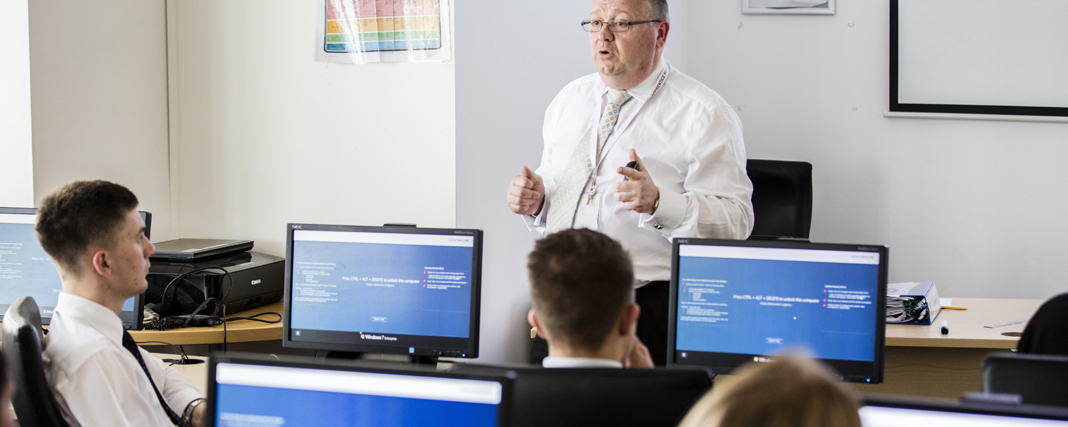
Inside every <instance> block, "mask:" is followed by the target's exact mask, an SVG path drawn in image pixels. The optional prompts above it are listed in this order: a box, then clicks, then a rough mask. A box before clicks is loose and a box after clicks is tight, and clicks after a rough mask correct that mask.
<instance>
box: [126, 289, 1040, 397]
mask: <svg viewBox="0 0 1068 427" xmlns="http://www.w3.org/2000/svg"><path fill="white" fill-rule="evenodd" d="M1043 302H1045V301H1044V300H1037V299H994V298H953V305H954V306H957V307H965V308H967V309H968V310H966V311H957V310H942V312H941V313H939V314H938V317H937V318H936V319H935V322H934V324H933V325H929V326H928V325H887V326H886V351H885V353H884V361H885V362H884V364H885V373H884V378H883V383H882V384H854V385H855V387H856V389H857V390H858V391H860V392H862V393H891V394H902V395H911V396H932V397H945V398H951V399H957V398H959V397H960V396H961V395H963V394H964V393H966V392H970V391H980V390H981V388H982V372H981V371H980V367H979V364H980V362H982V360H983V357H985V356H986V355H987V354H990V353H992V352H1008V351H1010V350H1011V349H1014V348H1016V343H1017V342H1018V341H1019V337H1018V336H1011V334H1013V333H1015V334H1019V333H1020V332H1023V329H1024V327H1025V326H1026V325H1027V323H1026V322H1027V320H1028V319H1030V318H1031V316H1032V315H1034V313H1035V312H1036V311H1038V307H1039V306H1040V305H1042V303H1043ZM268 311H273V312H277V313H281V312H282V303H281V302H278V303H274V304H270V305H267V306H263V307H258V308H254V309H251V310H247V311H245V312H242V313H238V314H236V315H235V316H248V315H253V314H258V313H263V312H268ZM943 320H946V321H948V322H949V334H948V335H942V332H941V328H942V321H943ZM1013 321H1023V322H1022V323H1018V324H1015V325H1009V326H1003V327H999V328H985V327H984V326H985V325H997V324H1001V323H1006V322H1013ZM227 328H228V333H227V342H230V343H233V342H250V341H270V340H281V339H282V324H281V323H274V324H267V323H262V322H253V321H248V320H236V321H233V322H231V323H230V324H229V325H228V326H227ZM1005 333H1009V334H1010V335H1009V336H1007V335H1004V334H1005ZM130 334H131V335H133V337H134V340H136V341H138V342H142V341H148V340H152V341H164V342H168V343H172V344H175V345H188V344H221V343H222V326H213V327H210V328H185V329H173V330H168V331H151V330H146V331H131V332H130ZM159 357H161V358H171V357H174V356H173V355H162V354H161V355H159ZM175 366H177V367H179V370H182V371H183V372H188V373H187V375H189V376H190V378H192V379H193V380H194V382H196V383H197V384H198V387H206V386H207V366H206V365H205V364H200V365H186V366H179V365H175ZM196 378H201V379H199V380H198V379H196ZM198 381H199V382H198Z"/></svg>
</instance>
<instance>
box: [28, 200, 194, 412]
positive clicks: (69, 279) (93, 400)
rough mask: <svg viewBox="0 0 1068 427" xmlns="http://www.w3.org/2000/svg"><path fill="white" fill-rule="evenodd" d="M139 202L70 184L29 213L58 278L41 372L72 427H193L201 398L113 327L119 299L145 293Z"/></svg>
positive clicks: (149, 249)
mask: <svg viewBox="0 0 1068 427" xmlns="http://www.w3.org/2000/svg"><path fill="white" fill-rule="evenodd" d="M137 204H138V202H137V197H136V196H134V194H133V193H131V192H130V190H128V189H126V188H125V187H123V186H121V185H118V184H113V183H110V182H106V181H78V182H74V183H71V184H68V185H66V186H64V187H63V188H61V189H59V190H57V191H56V192H54V193H52V194H50V195H49V196H48V197H46V198H45V199H44V201H43V202H42V204H41V208H40V209H39V210H38V211H37V238H38V240H40V241H41V246H42V247H43V248H44V250H45V252H47V253H48V255H49V256H51V257H52V261H53V262H55V264H56V268H57V269H58V270H59V276H60V278H61V279H62V281H63V292H62V293H60V294H59V302H58V303H57V304H56V309H55V312H54V313H53V314H52V321H51V325H50V326H49V333H48V347H47V348H46V349H45V352H44V363H45V373H46V376H47V377H48V381H49V384H51V386H52V389H53V391H54V394H55V396H56V400H57V401H59V402H60V406H61V407H63V408H65V410H66V411H67V412H68V413H66V414H64V415H65V417H66V418H67V421H68V422H70V423H71V424H72V425H79V424H80V425H83V426H139V427H140V426H173V425H177V426H182V427H184V426H201V425H203V412H204V406H205V405H201V404H200V403H201V402H203V400H204V399H203V398H202V397H201V394H200V392H199V391H198V390H197V389H196V387H195V386H194V385H193V383H192V382H191V381H189V379H188V378H186V377H185V376H184V375H182V374H181V373H180V372H178V371H177V370H175V369H173V368H171V367H169V366H167V365H165V364H164V363H163V362H162V361H160V360H159V359H157V358H155V357H153V356H152V355H151V354H149V353H148V352H147V351H145V350H142V349H141V348H139V347H137V344H136V343H134V341H133V338H132V337H130V334H129V333H127V332H126V330H125V329H124V328H123V326H122V321H121V320H119V312H120V311H121V310H122V304H123V302H124V301H126V300H127V299H129V298H130V297H133V296H134V295H137V294H140V293H143V292H144V291H145V289H146V288H147V287H148V282H147V281H146V280H145V276H147V275H148V267H149V265H150V263H149V260H148V257H149V256H150V255H152V253H153V252H154V251H155V250H156V249H155V247H154V246H152V243H151V242H149V241H148V238H146V237H145V224H144V222H143V221H142V220H141V216H140V215H139V214H138V213H137Z"/></svg>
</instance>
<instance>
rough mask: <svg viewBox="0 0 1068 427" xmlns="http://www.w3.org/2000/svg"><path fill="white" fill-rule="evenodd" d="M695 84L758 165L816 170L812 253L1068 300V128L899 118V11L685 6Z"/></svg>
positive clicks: (999, 293)
mask: <svg viewBox="0 0 1068 427" xmlns="http://www.w3.org/2000/svg"><path fill="white" fill-rule="evenodd" d="M688 6H689V14H688V15H689V16H688V19H689V22H691V23H694V22H701V23H702V25H699V26H697V25H691V26H690V28H689V29H688V32H687V34H686V36H687V38H688V41H689V68H690V70H689V73H690V74H691V75H692V76H694V77H696V78H697V79H699V80H701V81H703V82H705V83H706V84H708V85H709V86H710V87H712V88H713V89H715V90H717V91H718V92H720V94H722V95H723V96H724V97H725V98H726V99H727V100H729V101H730V102H731V103H732V104H733V105H735V106H736V107H738V110H739V115H740V116H741V119H742V122H743V124H744V126H745V140H746V148H747V150H748V153H749V157H751V158H771V159H796V160H806V161H809V162H812V164H813V167H814V171H813V175H814V178H813V179H814V187H815V188H814V190H815V195H814V201H813V204H814V207H813V214H812V218H813V222H812V235H811V237H812V239H813V240H815V241H824V242H857V243H880V244H888V245H890V248H891V249H890V281H891V282H895V281H914V280H934V281H936V283H937V285H938V288H939V291H940V292H941V294H942V295H946V296H962V297H999V298H1047V297H1049V296H1052V295H1054V294H1056V293H1060V292H1064V291H1065V290H1066V289H1068V284H1066V283H1065V281H1064V280H1063V278H1064V277H1065V276H1066V275H1068V263H1065V262H1064V259H1066V258H1068V247H1065V245H1063V244H1062V242H1063V241H1064V239H1065V237H1068V221H1065V218H1066V217H1068V197H1066V196H1065V194H1068V168H1065V167H1064V160H1063V159H1065V158H1068V124H1056V123H1021V122H993V121H952V120H927V119H887V118H884V117H883V113H884V112H885V111H886V110H887V103H888V92H889V89H888V83H887V80H888V74H889V72H888V67H889V59H888V44H889V41H888V37H889V18H888V13H889V10H888V6H887V5H886V3H885V2H874V1H860V2H839V3H838V15H837V16H751V15H746V16H742V15H741V14H740V5H739V2H737V1H715V2H709V1H700V0H692V1H689V4H688Z"/></svg>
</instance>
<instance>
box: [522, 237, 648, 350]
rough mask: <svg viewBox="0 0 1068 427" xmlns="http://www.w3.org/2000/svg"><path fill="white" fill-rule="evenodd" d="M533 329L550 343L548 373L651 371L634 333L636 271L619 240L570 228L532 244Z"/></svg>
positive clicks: (530, 269) (530, 316)
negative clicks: (560, 370)
mask: <svg viewBox="0 0 1068 427" xmlns="http://www.w3.org/2000/svg"><path fill="white" fill-rule="evenodd" d="M527 269H528V272H529V274H530V295H531V301H532V303H533V308H531V310H530V313H529V314H528V320H529V321H530V325H531V326H533V327H534V329H535V330H537V332H538V335H540V336H541V337H542V338H544V339H545V340H546V341H547V342H548V344H549V357H546V358H545V360H543V361H542V366H544V367H546V368H591V367H605V368H630V367H645V368H651V367H653V362H652V359H651V358H650V357H649V349H647V348H646V347H645V345H644V344H642V342H641V341H640V340H638V337H637V335H636V334H635V330H636V328H637V324H638V316H639V314H640V312H641V309H640V308H639V307H638V305H637V304H635V303H634V288H633V286H634V267H633V265H632V264H631V260H630V256H629V255H627V252H626V251H624V250H623V247H622V246H620V244H619V243H617V242H616V241H615V240H612V238H611V237H608V236H606V235H604V234H602V233H599V232H597V231H593V230H588V229H568V230H563V231H560V232H557V233H553V234H550V235H548V236H545V237H544V238H542V239H541V240H539V241H538V242H537V243H535V245H534V251H533V252H531V253H530V256H529V257H528V258H527Z"/></svg>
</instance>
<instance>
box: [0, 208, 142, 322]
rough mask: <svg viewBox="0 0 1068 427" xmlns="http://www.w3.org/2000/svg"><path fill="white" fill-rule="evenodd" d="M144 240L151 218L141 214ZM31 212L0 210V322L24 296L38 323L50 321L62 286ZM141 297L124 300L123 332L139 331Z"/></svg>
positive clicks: (20, 209) (26, 210)
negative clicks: (37, 315) (38, 317)
mask: <svg viewBox="0 0 1068 427" xmlns="http://www.w3.org/2000/svg"><path fill="white" fill-rule="evenodd" d="M140 214H141V219H143V220H144V221H145V236H146V237H147V236H150V229H149V228H150V227H151V224H152V214H151V213H149V212H143V211H142V212H140ZM36 224H37V210H36V209H34V208H0V321H3V314H4V312H6V311H7V309H8V307H10V306H11V304H14V303H15V301H16V300H18V299H19V298H22V297H24V296H30V297H33V300H34V301H35V302H36V303H37V306H38V307H40V309H41V322H42V323H43V324H45V325H47V324H48V323H49V322H50V321H51V320H52V311H53V310H54V309H55V307H56V303H57V302H59V293H60V291H62V290H63V282H62V281H61V280H60V278H59V272H58V271H57V270H56V265H55V263H54V262H52V258H51V257H49V256H48V254H47V253H45V251H44V249H43V248H41V243H40V242H39V241H38V240H37V232H36V231H35V230H34V227H35V226H36ZM142 297H143V294H142V295H138V296H135V297H132V298H130V299H127V300H126V302H124V303H123V305H122V312H121V313H119V318H120V319H122V324H123V326H124V327H126V329H135V330H137V329H141V327H142V322H143V320H144V313H143V312H142V310H143V309H144V302H143V301H142Z"/></svg>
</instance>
